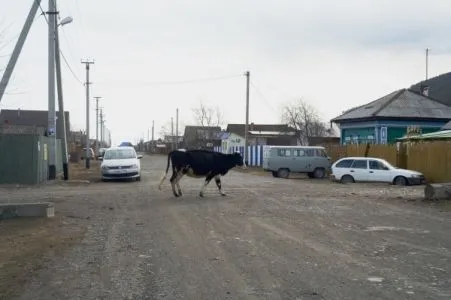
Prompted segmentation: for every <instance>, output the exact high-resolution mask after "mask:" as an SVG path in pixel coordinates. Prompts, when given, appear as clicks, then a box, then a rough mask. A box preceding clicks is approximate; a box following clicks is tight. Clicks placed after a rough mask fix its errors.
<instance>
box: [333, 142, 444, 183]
mask: <svg viewBox="0 0 451 300" xmlns="http://www.w3.org/2000/svg"><path fill="white" fill-rule="evenodd" d="M327 151H328V153H329V156H330V157H331V158H332V161H333V162H335V161H336V160H338V159H340V158H342V157H346V156H365V153H366V152H367V153H366V154H367V156H371V157H379V158H383V159H385V160H387V161H388V162H390V163H391V164H392V165H394V166H397V167H399V168H404V169H410V170H415V171H419V172H421V173H423V174H424V175H425V176H426V179H427V180H428V181H429V182H450V181H451V142H447V141H434V142H419V143H406V144H398V145H366V144H363V145H346V146H342V145H334V146H329V147H327Z"/></svg>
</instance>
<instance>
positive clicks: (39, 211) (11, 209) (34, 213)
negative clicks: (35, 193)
mask: <svg viewBox="0 0 451 300" xmlns="http://www.w3.org/2000/svg"><path fill="white" fill-rule="evenodd" d="M54 216H55V206H54V204H53V203H50V202H40V203H0V220H5V219H11V218H17V217H45V218H51V217H54Z"/></svg>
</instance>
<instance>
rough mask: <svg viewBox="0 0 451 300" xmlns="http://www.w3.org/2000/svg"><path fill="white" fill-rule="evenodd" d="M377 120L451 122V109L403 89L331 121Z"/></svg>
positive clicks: (353, 109)
mask: <svg viewBox="0 0 451 300" xmlns="http://www.w3.org/2000/svg"><path fill="white" fill-rule="evenodd" d="M377 118H397V119H440V120H451V107H449V106H447V105H445V104H442V103H440V102H438V101H437V100H435V99H432V98H430V97H427V96H424V95H422V94H420V93H417V92H414V91H411V90H409V89H401V90H398V91H395V92H392V93H390V94H388V95H386V96H384V97H382V98H379V99H377V100H375V101H373V102H370V103H367V104H365V105H362V106H358V107H355V108H352V109H350V110H348V111H346V112H345V113H343V114H342V115H341V116H338V117H336V118H334V119H332V120H331V121H332V122H335V123H341V122H344V121H351V120H364V119H377Z"/></svg>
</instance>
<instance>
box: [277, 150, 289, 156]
mask: <svg viewBox="0 0 451 300" xmlns="http://www.w3.org/2000/svg"><path fill="white" fill-rule="evenodd" d="M277 155H278V156H291V150H290V149H278V150H277Z"/></svg>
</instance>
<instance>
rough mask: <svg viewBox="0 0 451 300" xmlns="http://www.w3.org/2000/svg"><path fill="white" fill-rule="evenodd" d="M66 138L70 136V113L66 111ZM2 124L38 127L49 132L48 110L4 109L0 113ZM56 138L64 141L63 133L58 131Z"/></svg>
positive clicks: (57, 115)
mask: <svg viewBox="0 0 451 300" xmlns="http://www.w3.org/2000/svg"><path fill="white" fill-rule="evenodd" d="M64 113H65V118H66V136H67V137H68V136H69V134H70V119H69V112H68V111H66V112H64ZM59 114H60V113H59V111H57V112H56V118H58V117H59ZM0 124H4V125H19V126H36V127H39V128H43V129H44V131H47V126H48V112H47V111H46V110H21V109H17V110H15V109H2V110H1V111H0ZM56 138H57V139H63V136H62V134H61V132H59V131H58V130H56Z"/></svg>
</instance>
